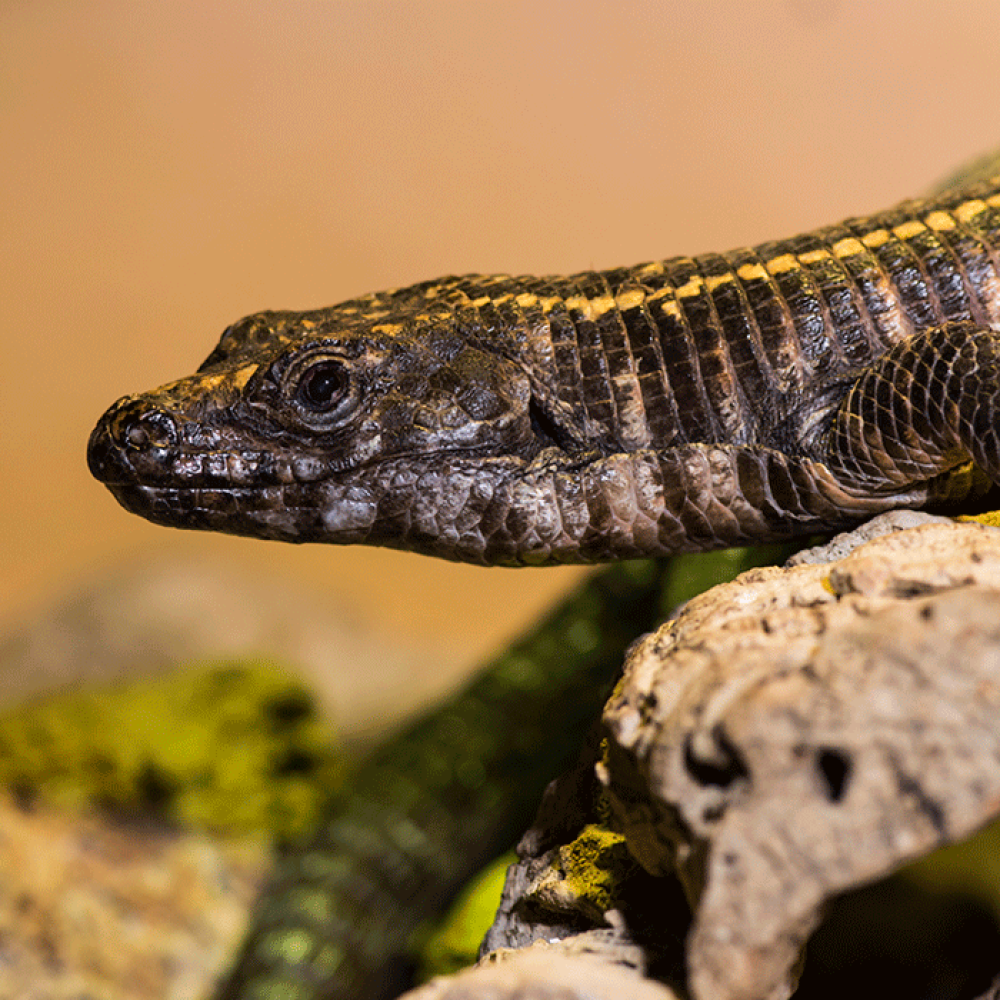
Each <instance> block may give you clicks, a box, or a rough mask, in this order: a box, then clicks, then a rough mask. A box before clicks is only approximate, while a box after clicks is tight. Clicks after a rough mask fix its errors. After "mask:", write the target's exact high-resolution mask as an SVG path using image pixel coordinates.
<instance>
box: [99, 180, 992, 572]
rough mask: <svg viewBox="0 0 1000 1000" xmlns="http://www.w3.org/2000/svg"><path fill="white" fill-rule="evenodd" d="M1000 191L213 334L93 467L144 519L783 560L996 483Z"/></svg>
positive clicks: (518, 559) (488, 554)
mask: <svg viewBox="0 0 1000 1000" xmlns="http://www.w3.org/2000/svg"><path fill="white" fill-rule="evenodd" d="M997 323H1000V178H998V179H995V180H994V181H991V182H988V183H985V184H981V185H978V186H972V187H969V188H966V189H963V190H959V191H953V192H949V193H946V194H944V195H942V196H940V197H938V198H937V199H934V200H923V201H913V202H908V203H904V204H903V205H900V206H898V207H896V208H894V209H891V210H889V211H887V212H883V213H880V214H878V215H874V216H871V217H868V218H863V219H853V220H848V221H846V222H844V223H841V224H840V225H838V226H830V227H826V228H824V229H820V230H817V231H815V232H813V233H809V234H805V235H803V236H798V237H794V238H792V239H789V240H782V241H776V242H772V243H766V244H761V245H760V246H758V247H755V248H753V249H740V250H735V251H731V252H729V253H727V254H705V255H701V256H698V257H694V258H684V257H681V258H673V259H670V260H666V261H657V262H653V263H648V264H643V265H639V266H636V267H629V268H617V269H614V270H609V271H595V272H587V273H583V274H578V275H573V276H570V277H549V278H533V277H521V278H511V277H507V276H475V275H474V276H467V277H463V278H448V279H442V280H439V281H434V282H426V283H423V284H419V285H415V286H413V287H411V288H405V289H401V290H396V291H392V292H385V293H379V294H375V295H370V296H367V297H364V298H359V299H354V300H351V301H349V302H345V303H342V304H340V305H337V306H333V307H330V308H327V309H318V310H312V311H307V312H301V313H292V312H265V313H258V314H256V315H253V316H250V317H247V318H246V319H244V320H241V321H240V322H238V323H236V324H235V325H233V326H231V327H230V328H229V329H228V330H227V331H226V332H225V333H224V334H223V336H222V339H221V341H220V343H219V345H218V347H217V348H216V349H215V350H214V351H213V352H212V354H211V355H210V356H209V358H208V360H207V361H206V362H205V364H204V365H203V366H202V367H201V369H200V370H199V372H198V373H197V374H196V375H193V376H190V377H188V378H184V379H180V380H179V381H177V382H173V383H170V384H169V385H166V386H163V387H162V388H160V389H159V390H156V391H154V392H151V393H145V394H143V395H139V396H130V397H127V398H126V399H123V400H121V401H119V403H117V404H116V405H115V406H114V407H112V408H111V410H109V411H108V413H107V414H105V416H104V418H103V419H102V420H101V422H100V424H99V425H98V428H97V429H96V430H95V432H94V434H93V436H92V437H91V441H90V449H89V461H90V466H91V469H92V471H93V472H94V474H95V475H96V476H97V477H98V478H99V479H102V480H103V481H104V482H105V483H107V485H108V486H109V488H110V489H111V490H112V492H113V493H114V494H115V496H116V497H117V498H118V500H119V501H120V502H121V503H122V504H123V505H124V506H125V507H126V508H128V509H129V510H132V511H134V512H135V513H138V514H141V515H143V516H145V517H148V518H150V519H151V520H154V521H157V522H158V523H161V524H169V525H175V526H178V527H188V528H206V529H211V530H219V531H227V532H232V533H237V534H247V535H254V536H258V537H262V538H274V539H281V540H285V541H295V542H304V541H325V542H336V543H344V544H346V543H364V544H376V545H390V546H394V547H399V548H407V549H413V550H416V551H421V552H425V553H428V554H432V555H438V556H444V557H447V558H451V559H458V560H463V561H468V562H478V563H488V564H495V563H504V564H542V563H551V562H594V561H604V560H609V559H617V558H632V557H639V556H648V555H663V554H670V553H674V552H682V551H698V550H703V549H711V548H720V547H727V546H732V545H739V544H745V543H759V542H766V541H777V540H781V539H786V538H789V537H793V536H796V535H802V534H809V533H815V532H817V531H822V530H830V529H833V528H839V527H842V526H845V525H848V524H850V523H852V522H856V521H858V520H861V519H863V518H865V517H868V516H870V515H872V514H874V513H877V512H879V511H881V510H886V509H890V508H893V507H926V506H935V505H941V504H945V503H948V502H952V501H956V500H961V499H963V498H965V497H966V496H968V494H969V493H970V492H971V491H973V490H974V489H975V488H976V477H975V476H974V475H973V474H972V472H971V468H970V462H974V463H975V465H976V466H977V467H978V468H979V469H980V470H981V471H982V472H984V473H985V474H986V476H988V477H989V478H990V479H992V480H994V481H996V480H997V479H1000V451H998V442H997V438H996V433H995V431H994V430H993V427H992V425H991V422H992V419H993V414H994V412H995V402H996V400H995V392H996V386H997V379H996V374H997V360H998V358H997V354H998V345H1000V339H998V337H997V335H996V333H994V331H993V329H992V328H991V326H992V325H993V324H997Z"/></svg>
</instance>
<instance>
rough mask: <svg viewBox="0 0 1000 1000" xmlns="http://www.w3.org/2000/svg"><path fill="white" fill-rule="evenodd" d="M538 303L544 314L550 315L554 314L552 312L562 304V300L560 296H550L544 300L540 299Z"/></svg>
mask: <svg viewBox="0 0 1000 1000" xmlns="http://www.w3.org/2000/svg"><path fill="white" fill-rule="evenodd" d="M538 302H539V305H541V307H542V312H543V313H548V312H552V310H553V309H555V307H556V306H557V305H559V303H560V302H562V299H561V298H560V297H559V296H558V295H549V296H547V297H546V298H544V299H539V300H538Z"/></svg>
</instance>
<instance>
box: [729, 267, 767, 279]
mask: <svg viewBox="0 0 1000 1000" xmlns="http://www.w3.org/2000/svg"><path fill="white" fill-rule="evenodd" d="M736 273H737V275H739V277H740V280H741V281H767V269H766V268H765V267H764V265H763V264H743V265H742V266H741V267H738V268H736Z"/></svg>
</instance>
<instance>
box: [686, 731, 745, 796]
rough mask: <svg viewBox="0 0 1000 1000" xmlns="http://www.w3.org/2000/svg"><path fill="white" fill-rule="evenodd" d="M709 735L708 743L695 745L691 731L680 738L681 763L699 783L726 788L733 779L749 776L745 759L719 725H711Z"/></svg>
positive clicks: (737, 779)
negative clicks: (681, 746)
mask: <svg viewBox="0 0 1000 1000" xmlns="http://www.w3.org/2000/svg"><path fill="white" fill-rule="evenodd" d="M702 735H707V734H702ZM710 739H711V745H710V746H708V747H705V746H698V747H696V746H695V738H694V737H693V736H692V735H691V734H688V737H687V739H686V740H685V741H684V766H685V767H686V768H687V770H688V774H690V775H691V777H692V778H694V780H695V781H697V782H698V784H699V785H715V786H717V787H719V788H728V787H729V786H730V785H731V784H733V782H735V781H739V780H740V779H741V778H749V777H750V771H749V769H748V768H747V765H746V762H745V761H744V760H743V757H742V756H741V754H740V752H739V750H737V749H736V746H735V744H734V743H733V741H732V740H730V738H729V737H728V736H727V735H726V731H725V729H723V728H722V726H714V727H713V729H712V732H711V737H710ZM699 742H701V741H700V740H699Z"/></svg>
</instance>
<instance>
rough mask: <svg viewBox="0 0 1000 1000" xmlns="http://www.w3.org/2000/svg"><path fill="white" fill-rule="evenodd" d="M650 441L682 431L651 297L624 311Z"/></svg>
mask: <svg viewBox="0 0 1000 1000" xmlns="http://www.w3.org/2000/svg"><path fill="white" fill-rule="evenodd" d="M621 317H622V322H623V323H624V324H625V330H626V334H627V336H628V339H629V344H630V345H631V349H632V357H633V358H634V359H635V370H636V374H637V382H638V387H639V393H640V396H641V398H642V407H643V412H644V414H645V419H646V425H647V427H648V428H649V439H650V441H651V442H657V443H658V444H659V443H662V444H669V443H671V442H672V441H674V440H676V439H677V436H678V434H679V433H680V426H681V422H680V417H679V414H678V413H677V399H676V396H675V394H674V393H673V392H672V391H671V386H670V385H669V383H668V382H667V380H666V378H665V377H664V373H665V367H664V363H663V348H662V345H661V343H660V338H659V330H658V329H657V326H656V323H655V322H654V320H653V316H652V309H651V308H650V305H649V303H648V301H644V302H643V303H642V304H641V305H638V306H635V307H633V308H631V309H625V310H624V311H623V312H622V313H621Z"/></svg>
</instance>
